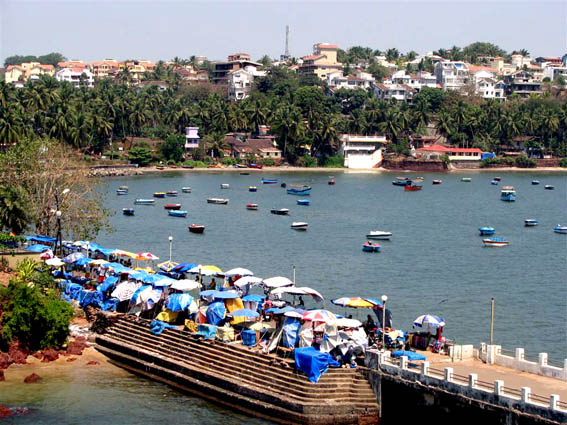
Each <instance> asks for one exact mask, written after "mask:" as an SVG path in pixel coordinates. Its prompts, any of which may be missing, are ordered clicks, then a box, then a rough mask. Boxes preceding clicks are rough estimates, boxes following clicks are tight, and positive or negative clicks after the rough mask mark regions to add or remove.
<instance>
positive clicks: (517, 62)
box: [510, 54, 532, 69]
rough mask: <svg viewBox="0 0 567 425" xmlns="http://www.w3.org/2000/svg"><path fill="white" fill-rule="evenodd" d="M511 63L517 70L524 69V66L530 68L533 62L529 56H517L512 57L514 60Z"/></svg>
mask: <svg viewBox="0 0 567 425" xmlns="http://www.w3.org/2000/svg"><path fill="white" fill-rule="evenodd" d="M510 62H511V63H512V65H514V66H515V67H516V69H523V68H524V66H526V67H529V66H530V64H531V62H532V60H531V59H530V58H529V57H527V56H523V55H520V54H515V55H512V59H511V60H510Z"/></svg>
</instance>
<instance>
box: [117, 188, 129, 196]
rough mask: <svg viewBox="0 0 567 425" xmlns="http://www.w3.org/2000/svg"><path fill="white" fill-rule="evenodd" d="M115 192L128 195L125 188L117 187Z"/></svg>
mask: <svg viewBox="0 0 567 425" xmlns="http://www.w3.org/2000/svg"><path fill="white" fill-rule="evenodd" d="M116 194H117V195H128V190H127V189H126V190H124V189H118V190H117V191H116Z"/></svg>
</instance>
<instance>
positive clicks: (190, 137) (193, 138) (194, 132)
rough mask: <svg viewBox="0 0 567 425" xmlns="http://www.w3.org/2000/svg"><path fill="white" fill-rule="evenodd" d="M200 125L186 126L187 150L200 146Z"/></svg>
mask: <svg viewBox="0 0 567 425" xmlns="http://www.w3.org/2000/svg"><path fill="white" fill-rule="evenodd" d="M199 140H201V138H200V137H199V127H185V146H184V147H185V150H186V151H188V150H189V149H197V148H198V147H199Z"/></svg>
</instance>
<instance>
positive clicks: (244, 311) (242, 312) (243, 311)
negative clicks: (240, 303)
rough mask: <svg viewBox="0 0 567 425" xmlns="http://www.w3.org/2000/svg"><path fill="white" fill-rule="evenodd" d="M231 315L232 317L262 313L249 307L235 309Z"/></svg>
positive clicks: (254, 315)
mask: <svg viewBox="0 0 567 425" xmlns="http://www.w3.org/2000/svg"><path fill="white" fill-rule="evenodd" d="M228 315H229V316H232V317H237V316H238V317H258V316H259V315H260V314H259V313H258V312H257V311H253V310H249V309H247V308H243V309H241V310H236V311H233V312H232V313H228Z"/></svg>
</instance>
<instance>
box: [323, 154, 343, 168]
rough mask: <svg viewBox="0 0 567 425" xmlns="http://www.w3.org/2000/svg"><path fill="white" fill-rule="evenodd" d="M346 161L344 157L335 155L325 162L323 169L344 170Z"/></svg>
mask: <svg viewBox="0 0 567 425" xmlns="http://www.w3.org/2000/svg"><path fill="white" fill-rule="evenodd" d="M344 163H345V160H344V158H343V156H342V155H333V156H329V157H327V158H325V159H324V160H323V167H326V168H344V167H345V166H344Z"/></svg>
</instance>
